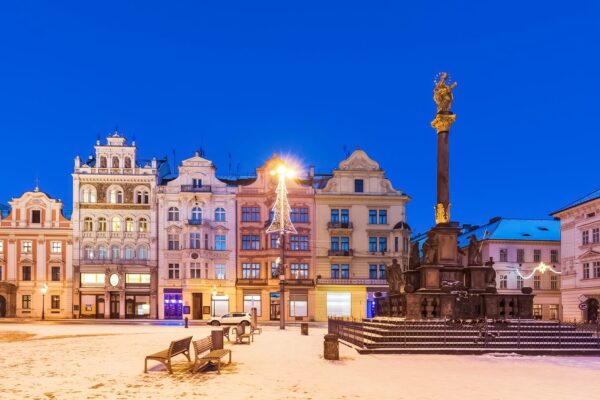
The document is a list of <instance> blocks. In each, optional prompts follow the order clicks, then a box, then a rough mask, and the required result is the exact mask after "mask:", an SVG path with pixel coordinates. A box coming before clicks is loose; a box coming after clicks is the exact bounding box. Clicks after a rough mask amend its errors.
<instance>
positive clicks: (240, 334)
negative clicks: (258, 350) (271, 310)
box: [235, 324, 254, 344]
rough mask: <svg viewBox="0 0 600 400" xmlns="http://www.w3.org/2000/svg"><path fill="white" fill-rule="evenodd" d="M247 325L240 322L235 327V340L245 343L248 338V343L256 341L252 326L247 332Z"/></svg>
mask: <svg viewBox="0 0 600 400" xmlns="http://www.w3.org/2000/svg"><path fill="white" fill-rule="evenodd" d="M245 328H246V327H245V326H244V325H243V324H239V325H238V326H236V327H235V342H236V343H240V344H241V343H244V339H247V340H248V344H250V341H251V340H252V341H254V336H253V334H252V328H250V331H249V332H248V333H246V329H245Z"/></svg>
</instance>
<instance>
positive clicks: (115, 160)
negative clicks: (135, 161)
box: [112, 156, 119, 168]
mask: <svg viewBox="0 0 600 400" xmlns="http://www.w3.org/2000/svg"><path fill="white" fill-rule="evenodd" d="M112 167H113V168H119V157H117V156H114V157H113V158H112Z"/></svg>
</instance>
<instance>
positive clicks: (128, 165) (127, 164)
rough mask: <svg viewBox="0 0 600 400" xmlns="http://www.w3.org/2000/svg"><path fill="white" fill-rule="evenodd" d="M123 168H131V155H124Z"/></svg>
mask: <svg viewBox="0 0 600 400" xmlns="http://www.w3.org/2000/svg"><path fill="white" fill-rule="evenodd" d="M125 168H131V157H125Z"/></svg>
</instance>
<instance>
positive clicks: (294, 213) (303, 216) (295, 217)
mask: <svg viewBox="0 0 600 400" xmlns="http://www.w3.org/2000/svg"><path fill="white" fill-rule="evenodd" d="M290 218H291V220H292V222H300V223H304V222H308V208H306V207H300V208H292V209H291V210H290Z"/></svg>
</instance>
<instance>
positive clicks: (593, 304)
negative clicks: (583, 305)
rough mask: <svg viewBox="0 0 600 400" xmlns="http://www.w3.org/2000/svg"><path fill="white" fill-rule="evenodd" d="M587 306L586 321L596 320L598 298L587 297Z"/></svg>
mask: <svg viewBox="0 0 600 400" xmlns="http://www.w3.org/2000/svg"><path fill="white" fill-rule="evenodd" d="M587 306H588V307H587V320H588V322H598V300H596V299H588V301H587Z"/></svg>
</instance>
